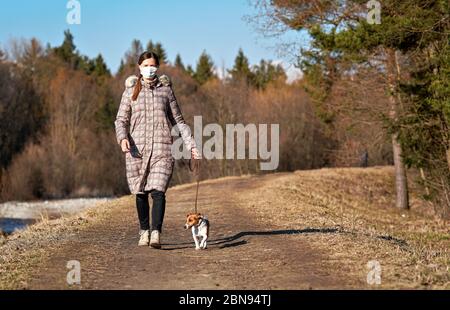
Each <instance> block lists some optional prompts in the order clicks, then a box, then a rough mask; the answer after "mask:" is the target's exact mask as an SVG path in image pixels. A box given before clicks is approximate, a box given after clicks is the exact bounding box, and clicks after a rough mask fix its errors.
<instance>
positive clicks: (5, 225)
mask: <svg viewBox="0 0 450 310" xmlns="http://www.w3.org/2000/svg"><path fill="white" fill-rule="evenodd" d="M34 223H36V220H35V219H13V218H0V231H2V232H4V233H6V234H7V235H9V234H12V233H13V232H14V231H16V230H19V229H24V228H25V227H27V226H28V225H31V224H34Z"/></svg>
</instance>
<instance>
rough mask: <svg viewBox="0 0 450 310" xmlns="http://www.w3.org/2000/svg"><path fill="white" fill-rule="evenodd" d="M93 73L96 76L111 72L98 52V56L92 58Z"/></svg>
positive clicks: (108, 74) (107, 74)
mask: <svg viewBox="0 0 450 310" xmlns="http://www.w3.org/2000/svg"><path fill="white" fill-rule="evenodd" d="M93 73H94V74H95V75H96V76H98V77H102V76H110V75H111V72H110V71H109V69H108V66H107V65H106V63H105V61H104V59H103V56H102V54H98V56H97V57H96V58H95V59H94V70H93Z"/></svg>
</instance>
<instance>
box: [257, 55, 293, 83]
mask: <svg viewBox="0 0 450 310" xmlns="http://www.w3.org/2000/svg"><path fill="white" fill-rule="evenodd" d="M286 78H287V76H286V72H284V69H283V67H282V66H281V65H280V64H278V65H274V64H272V62H271V61H266V60H264V59H262V60H261V61H260V63H259V65H255V66H254V67H253V85H254V86H255V87H256V88H258V89H264V88H265V87H266V86H267V84H269V83H271V82H273V81H276V80H279V79H284V80H286Z"/></svg>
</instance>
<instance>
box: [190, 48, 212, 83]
mask: <svg viewBox="0 0 450 310" xmlns="http://www.w3.org/2000/svg"><path fill="white" fill-rule="evenodd" d="M214 77H215V74H214V63H213V61H212V59H211V57H210V56H209V55H208V54H207V53H206V51H203V53H202V54H201V55H200V58H199V60H198V62H197V67H196V70H195V73H194V78H195V79H196V80H197V82H198V83H199V84H204V83H206V82H207V81H208V80H210V79H212V78H214Z"/></svg>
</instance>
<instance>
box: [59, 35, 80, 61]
mask: <svg viewBox="0 0 450 310" xmlns="http://www.w3.org/2000/svg"><path fill="white" fill-rule="evenodd" d="M53 52H54V53H55V55H56V56H58V57H59V58H61V59H62V60H63V61H64V62H66V63H68V64H69V65H70V66H71V67H72V68H73V69H76V68H78V66H79V62H80V61H81V59H80V57H79V55H78V53H77V51H76V46H75V43H74V38H73V35H72V33H71V32H70V30H66V31H64V41H63V43H62V45H61V46H59V47H56V48H54V49H53Z"/></svg>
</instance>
